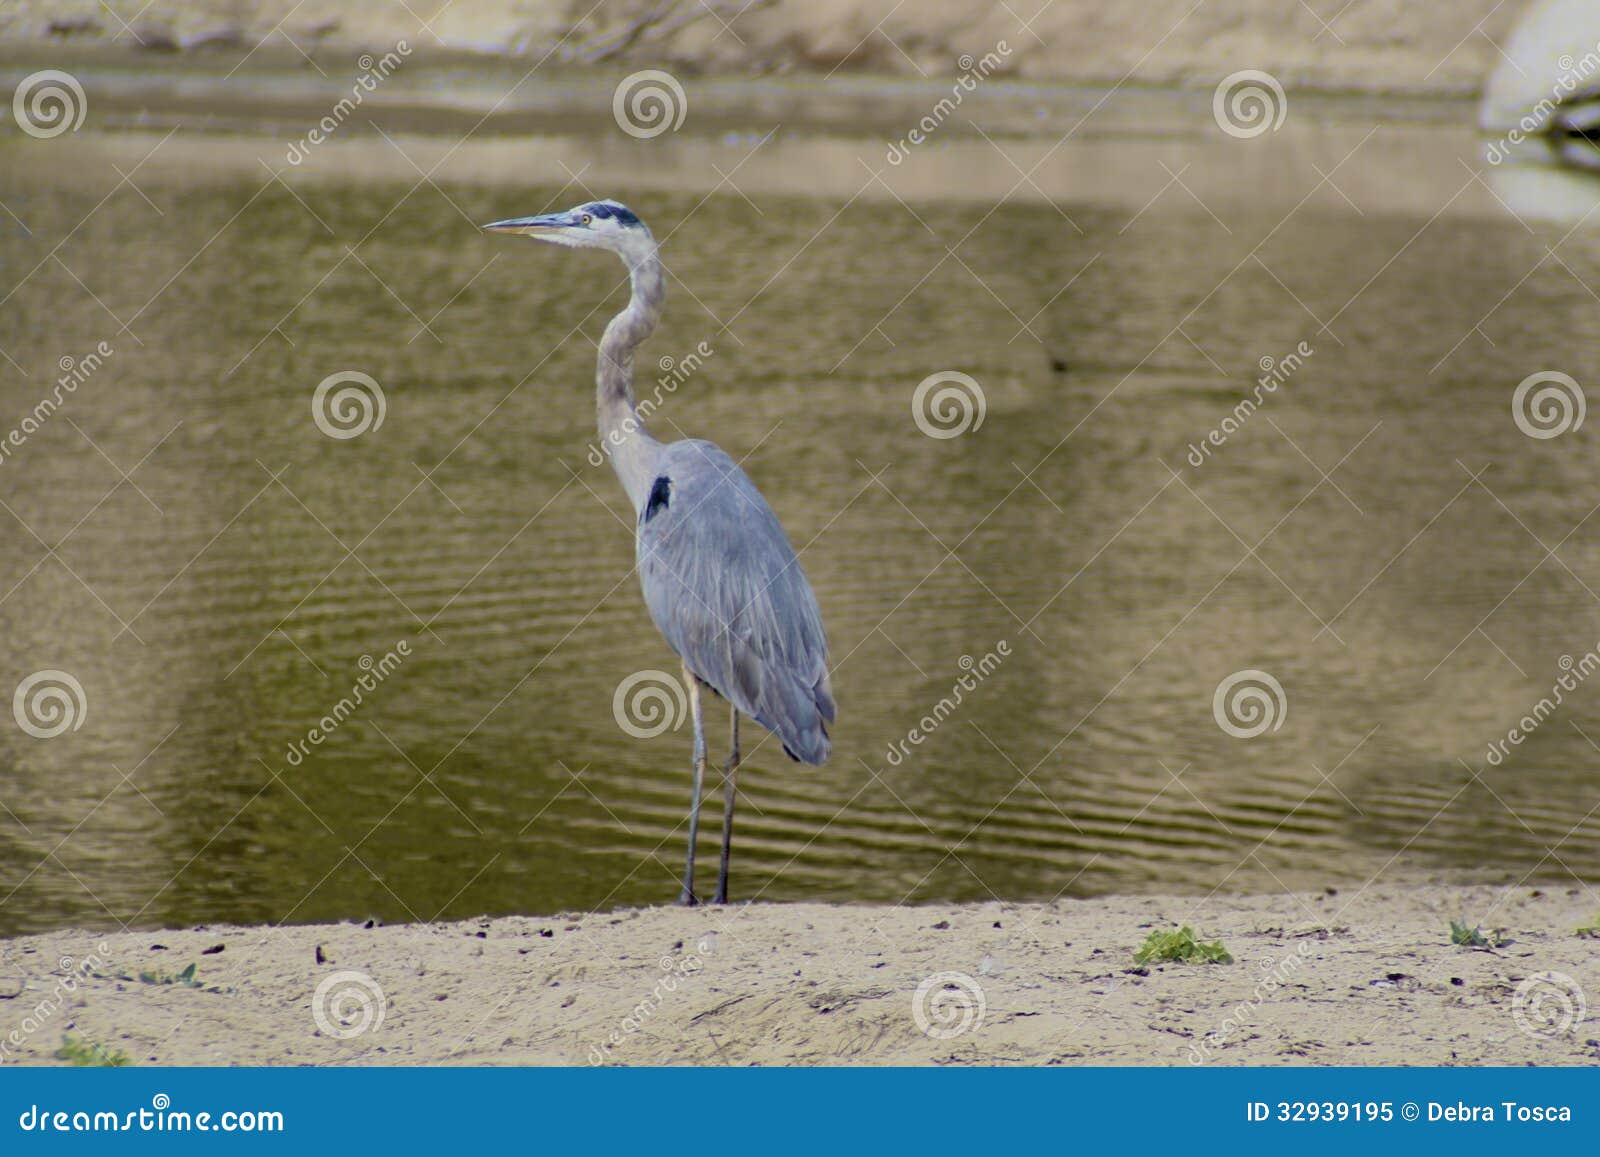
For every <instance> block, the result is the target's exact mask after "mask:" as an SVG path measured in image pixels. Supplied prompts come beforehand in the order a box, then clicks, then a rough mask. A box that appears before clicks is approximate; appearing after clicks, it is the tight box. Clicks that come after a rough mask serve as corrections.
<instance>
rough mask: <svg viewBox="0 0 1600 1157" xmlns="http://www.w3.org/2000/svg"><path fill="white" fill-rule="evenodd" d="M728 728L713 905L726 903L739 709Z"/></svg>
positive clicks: (731, 846) (736, 775)
mask: <svg viewBox="0 0 1600 1157" xmlns="http://www.w3.org/2000/svg"><path fill="white" fill-rule="evenodd" d="M731 710H732V715H733V722H732V723H730V724H729V726H728V766H727V768H726V770H725V771H724V772H723V778H722V866H721V867H720V868H719V869H718V870H717V897H716V899H715V900H713V901H712V903H713V904H726V903H727V902H728V857H729V855H730V854H731V853H732V851H733V797H734V792H735V790H736V779H737V777H738V775H739V709H738V708H737V707H734V708H732V709H731Z"/></svg>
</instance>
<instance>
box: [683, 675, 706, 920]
mask: <svg viewBox="0 0 1600 1157" xmlns="http://www.w3.org/2000/svg"><path fill="white" fill-rule="evenodd" d="M683 681H684V684H685V685H686V686H687V687H688V688H689V711H690V714H691V716H692V717H693V719H694V798H693V799H691V800H690V802H689V858H688V861H687V862H686V863H685V864H684V866H683V891H681V892H679V893H678V903H680V904H698V903H699V901H698V900H696V899H695V895H694V844H695V838H696V837H697V836H699V834H700V794H701V792H702V791H703V790H704V788H705V782H706V724H705V717H704V716H703V715H701V713H700V683H699V681H698V680H696V679H695V677H694V675H693V674H692V673H691V672H690V670H689V668H688V666H685V667H684V668H683Z"/></svg>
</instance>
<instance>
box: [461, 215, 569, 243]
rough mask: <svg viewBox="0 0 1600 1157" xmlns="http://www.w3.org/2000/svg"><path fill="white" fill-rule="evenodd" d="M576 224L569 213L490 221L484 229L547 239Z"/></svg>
mask: <svg viewBox="0 0 1600 1157" xmlns="http://www.w3.org/2000/svg"><path fill="white" fill-rule="evenodd" d="M577 224H578V221H577V219H576V218H575V217H574V216H573V215H572V214H571V213H541V214H539V215H538V216H536V217H510V218H507V219H506V220H504V221H491V222H489V224H487V225H484V226H483V228H484V229H492V230H493V231H494V232H496V233H519V234H522V235H524V236H527V237H549V236H551V235H553V234H558V233H560V232H562V231H563V230H566V229H571V228H573V227H574V226H576V225H577Z"/></svg>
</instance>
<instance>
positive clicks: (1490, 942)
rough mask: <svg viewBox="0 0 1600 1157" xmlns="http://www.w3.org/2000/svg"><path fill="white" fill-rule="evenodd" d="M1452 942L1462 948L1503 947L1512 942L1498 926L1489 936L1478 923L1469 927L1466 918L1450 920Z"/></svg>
mask: <svg viewBox="0 0 1600 1157" xmlns="http://www.w3.org/2000/svg"><path fill="white" fill-rule="evenodd" d="M1450 943H1452V944H1455V945H1457V946H1459V947H1461V948H1501V947H1504V946H1505V945H1507V944H1509V943H1511V941H1510V940H1509V939H1507V938H1506V935H1505V930H1504V929H1502V928H1497V929H1495V930H1494V931H1493V932H1490V933H1489V934H1488V935H1487V936H1485V935H1484V934H1483V929H1481V928H1479V927H1478V926H1477V925H1476V924H1474V925H1473V926H1472V927H1470V928H1468V927H1467V925H1466V922H1465V921H1464V920H1452V921H1450Z"/></svg>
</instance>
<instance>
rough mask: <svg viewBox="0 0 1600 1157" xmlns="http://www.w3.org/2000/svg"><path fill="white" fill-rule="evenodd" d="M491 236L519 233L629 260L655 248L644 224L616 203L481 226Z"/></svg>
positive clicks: (597, 204)
mask: <svg viewBox="0 0 1600 1157" xmlns="http://www.w3.org/2000/svg"><path fill="white" fill-rule="evenodd" d="M484 228H485V229H488V230H490V231H492V232H495V233H519V234H522V235H523V236H526V237H536V238H538V239H539V240H540V241H553V242H555V243H556V244H557V245H570V246H572V247H574V248H577V249H609V250H611V252H613V253H616V254H618V255H619V256H621V257H622V259H623V260H624V261H631V259H632V258H634V257H635V256H639V255H642V254H644V253H646V252H648V251H649V250H651V249H652V248H654V246H655V238H654V237H652V236H651V235H650V230H649V228H648V227H647V226H646V225H645V223H644V222H643V221H641V220H639V218H638V217H636V216H634V214H633V210H632V209H630V208H628V207H627V206H626V205H624V204H622V203H621V202H619V201H589V202H586V203H584V204H582V205H575V206H573V207H572V208H571V209H567V210H565V211H563V212H560V213H541V214H539V215H538V216H536V217H512V218H510V219H508V220H505V221H493V222H490V223H489V224H488V225H485V226H484Z"/></svg>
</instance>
